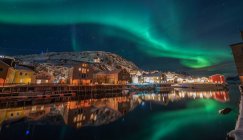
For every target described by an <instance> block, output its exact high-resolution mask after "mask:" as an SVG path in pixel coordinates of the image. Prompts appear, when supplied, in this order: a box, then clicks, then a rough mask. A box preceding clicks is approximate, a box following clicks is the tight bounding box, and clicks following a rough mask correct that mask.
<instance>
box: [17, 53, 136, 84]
mask: <svg viewBox="0 0 243 140" xmlns="http://www.w3.org/2000/svg"><path fill="white" fill-rule="evenodd" d="M15 58H16V59H17V60H18V61H19V63H20V64H23V65H29V66H34V67H35V70H36V71H38V72H41V71H45V72H48V73H50V74H52V75H54V76H55V77H56V78H57V80H58V79H62V78H67V77H68V76H69V71H70V68H72V67H73V66H74V65H76V64H79V63H80V62H88V63H90V65H91V66H92V67H93V68H94V69H95V70H96V71H113V70H118V69H126V70H128V71H131V70H138V69H139V68H138V67H137V66H136V65H135V64H134V63H132V62H130V61H127V60H126V59H124V58H122V57H121V56H118V55H116V54H113V53H110V52H103V51H84V52H49V53H43V54H31V55H20V56H15Z"/></svg>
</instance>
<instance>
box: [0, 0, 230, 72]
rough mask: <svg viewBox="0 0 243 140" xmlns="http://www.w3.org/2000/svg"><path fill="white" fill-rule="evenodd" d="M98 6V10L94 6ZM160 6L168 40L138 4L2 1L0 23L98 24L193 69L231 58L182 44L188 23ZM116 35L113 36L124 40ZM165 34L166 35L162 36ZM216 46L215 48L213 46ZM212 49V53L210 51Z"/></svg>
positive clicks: (175, 11)
mask: <svg viewBox="0 0 243 140" xmlns="http://www.w3.org/2000/svg"><path fill="white" fill-rule="evenodd" d="M94 3H95V6H94ZM160 4H161V7H162V8H161V9H163V10H162V11H160V12H164V14H163V16H164V18H163V19H161V20H164V21H162V23H163V25H161V26H162V27H163V28H164V29H165V32H164V34H165V36H159V35H158V34H161V33H157V31H156V28H155V27H154V24H153V22H152V20H151V18H152V16H151V15H152V14H151V12H149V11H148V10H147V9H146V8H144V7H143V8H141V6H139V5H138V4H137V3H134V2H133V3H132V2H131V3H129V5H127V4H126V3H123V2H114V1H109V2H97V1H96V2H94V1H93V3H92V0H91V1H78V0H70V1H64V0H60V1H58V0H53V1H49V0H35V1H31V0H2V1H0V23H11V24H24V25H71V24H98V25H105V26H108V27H109V26H111V27H116V28H118V29H121V30H124V31H126V32H127V33H129V34H132V35H133V37H136V39H134V38H133V37H129V36H126V35H124V36H126V37H125V38H126V39H129V40H132V41H135V42H136V43H139V44H140V46H141V47H140V49H141V50H142V51H144V52H146V53H147V54H149V55H151V56H154V57H168V58H175V59H179V60H180V61H181V64H183V65H184V66H187V67H191V68H202V67H208V66H212V65H215V64H218V63H221V62H224V61H226V60H229V59H230V58H231V55H230V53H228V52H227V51H228V50H227V49H222V50H220V51H218V49H214V48H212V47H211V46H208V44H206V43H203V42H195V43H191V42H185V43H184V42H183V43H182V41H176V40H175V39H173V38H180V40H183V39H184V38H185V36H187V34H186V33H184V32H183V31H181V28H182V27H181V26H180V24H181V23H182V22H183V20H185V18H184V17H183V15H182V14H181V13H180V11H179V10H178V7H176V6H175V5H173V3H167V4H166V5H162V4H163V3H160ZM120 34H121V33H119V32H116V33H114V36H121V35H120ZM162 34H163V33H162ZM168 36H169V37H168ZM71 37H72V46H73V50H74V51H79V50H80V49H79V48H78V46H77V44H76V43H77V41H76V34H75V33H72V35H71ZM212 45H214V44H212ZM208 48H210V51H208Z"/></svg>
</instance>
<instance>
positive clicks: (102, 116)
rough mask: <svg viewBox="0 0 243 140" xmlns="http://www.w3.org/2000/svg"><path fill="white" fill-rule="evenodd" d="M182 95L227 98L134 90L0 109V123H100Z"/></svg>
mask: <svg viewBox="0 0 243 140" xmlns="http://www.w3.org/2000/svg"><path fill="white" fill-rule="evenodd" d="M184 98H187V99H201V98H204V99H214V100H217V101H220V102H227V101H229V95H228V92H227V91H193V90H185V89H183V90H181V89H175V90H172V91H170V92H168V93H157V94H154V93H150V94H144V93H136V94H131V95H130V96H125V97H111V98H102V99H88V100H81V101H70V102H65V103H55V104H49V105H35V106H27V107H18V108H5V109H0V126H2V124H6V123H11V122H13V121H15V120H18V119H21V118H28V120H29V121H31V122H33V123H35V122H37V121H38V122H39V121H40V120H43V119H48V117H46V116H55V115H56V116H61V117H62V118H63V119H62V120H63V121H60V122H64V123H65V124H67V125H70V126H72V127H74V128H80V127H84V126H99V125H103V124H108V123H111V122H113V121H115V120H117V119H119V118H120V117H121V116H123V115H124V114H125V113H127V112H129V111H131V110H133V109H134V108H135V107H136V106H138V105H139V104H140V103H142V102H144V101H154V102H156V103H159V104H162V105H168V104H169V103H170V102H175V101H179V100H181V99H184ZM50 114H51V115H50ZM49 122H50V121H49ZM38 124H40V123H38ZM60 125H62V124H60Z"/></svg>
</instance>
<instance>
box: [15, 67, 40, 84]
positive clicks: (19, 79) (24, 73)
mask: <svg viewBox="0 0 243 140" xmlns="http://www.w3.org/2000/svg"><path fill="white" fill-rule="evenodd" d="M34 73H35V72H34V71H33V70H32V69H30V68H28V67H26V66H20V65H16V66H15V76H14V80H13V83H17V84H19V83H21V84H30V83H32V82H33V76H34Z"/></svg>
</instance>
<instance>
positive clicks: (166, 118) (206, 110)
mask: <svg viewBox="0 0 243 140" xmlns="http://www.w3.org/2000/svg"><path fill="white" fill-rule="evenodd" d="M223 106H226V105H223ZM223 106H222V104H220V103H218V102H216V101H214V100H212V99H200V100H194V101H189V102H188V103H187V106H186V108H185V109H180V110H175V111H170V112H162V111H161V112H159V113H156V114H154V115H152V116H151V117H150V118H149V119H148V122H147V123H145V124H144V125H145V126H144V128H146V130H144V131H142V132H141V134H140V135H139V137H143V138H144V139H151V140H160V139H165V138H166V137H168V136H171V135H173V134H177V133H179V132H180V131H183V132H185V131H184V129H183V128H188V127H189V128H190V126H193V125H198V126H203V124H208V123H209V122H212V123H213V122H215V120H218V119H223V120H224V121H229V120H231V119H232V118H235V117H236V114H230V115H228V116H219V114H218V112H217V110H219V109H222V107H223ZM151 124H153V125H151ZM141 135H142V136H141Z"/></svg>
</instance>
